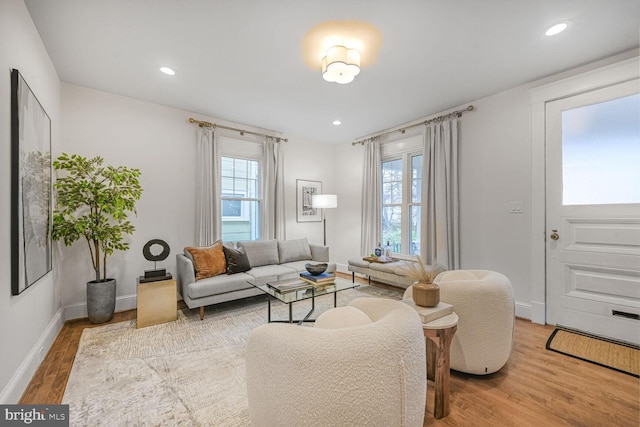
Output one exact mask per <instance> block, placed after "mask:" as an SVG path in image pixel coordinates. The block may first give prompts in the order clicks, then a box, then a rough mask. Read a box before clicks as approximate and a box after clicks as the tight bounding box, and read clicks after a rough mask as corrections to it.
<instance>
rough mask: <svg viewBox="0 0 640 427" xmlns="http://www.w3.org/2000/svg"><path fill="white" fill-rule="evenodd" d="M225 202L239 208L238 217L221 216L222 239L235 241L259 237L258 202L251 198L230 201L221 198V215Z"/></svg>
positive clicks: (233, 207)
mask: <svg viewBox="0 0 640 427" xmlns="http://www.w3.org/2000/svg"><path fill="white" fill-rule="evenodd" d="M225 204H227V206H229V207H231V208H232V209H236V207H237V208H238V209H239V210H240V212H241V215H240V217H236V218H234V217H233V216H229V217H223V219H222V241H224V242H236V241H247V240H257V239H259V238H260V202H258V201H256V200H253V201H249V200H244V201H235V200H234V201H231V200H223V202H222V205H223V207H222V209H223V215H224V212H225Z"/></svg>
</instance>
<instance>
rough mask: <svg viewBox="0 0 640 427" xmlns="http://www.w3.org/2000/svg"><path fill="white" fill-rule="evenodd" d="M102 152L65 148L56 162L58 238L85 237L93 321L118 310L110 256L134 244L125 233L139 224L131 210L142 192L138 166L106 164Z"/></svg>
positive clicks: (107, 317) (89, 311)
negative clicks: (91, 274) (89, 155)
mask: <svg viewBox="0 0 640 427" xmlns="http://www.w3.org/2000/svg"><path fill="white" fill-rule="evenodd" d="M103 162H104V160H103V159H102V157H99V156H98V157H94V158H93V159H87V158H86V157H82V156H78V155H75V154H74V155H71V156H70V155H68V154H66V153H63V154H62V155H61V156H60V157H58V158H57V159H56V160H55V161H54V162H53V167H54V169H55V171H56V182H55V183H54V185H53V187H54V189H55V193H56V208H55V210H54V212H53V231H52V236H53V239H54V240H63V241H64V243H65V245H67V246H70V245H72V244H73V243H74V242H75V241H77V240H80V239H85V240H86V242H87V244H88V247H89V254H90V255H91V262H92V264H93V269H94V271H95V279H94V280H91V281H90V282H88V283H87V314H88V316H89V320H90V321H91V322H92V323H102V322H107V321H109V320H111V318H112V317H113V313H114V311H115V301H116V280H115V279H112V278H108V277H107V256H109V255H111V254H113V252H114V251H116V250H121V251H124V250H127V249H129V243H127V242H125V241H124V235H125V234H132V233H133V232H134V230H135V228H134V226H133V225H132V224H131V223H130V222H129V220H128V219H127V214H129V213H131V212H133V213H134V214H135V213H136V210H135V204H136V202H137V201H138V200H139V199H140V196H141V195H142V187H141V186H140V182H139V178H140V171H139V170H138V169H132V168H127V167H125V166H119V167H113V166H103Z"/></svg>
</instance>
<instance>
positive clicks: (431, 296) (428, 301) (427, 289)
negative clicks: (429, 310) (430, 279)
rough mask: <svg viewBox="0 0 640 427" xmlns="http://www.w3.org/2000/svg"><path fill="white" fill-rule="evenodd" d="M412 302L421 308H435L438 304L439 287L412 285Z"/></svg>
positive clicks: (429, 284) (422, 284) (434, 285)
mask: <svg viewBox="0 0 640 427" xmlns="http://www.w3.org/2000/svg"><path fill="white" fill-rule="evenodd" d="M412 296H413V302H415V303H416V305H420V306H422V307H435V306H437V305H438V303H439V302H440V287H439V286H438V285H436V284H435V283H423V282H416V283H414V284H413V295H412Z"/></svg>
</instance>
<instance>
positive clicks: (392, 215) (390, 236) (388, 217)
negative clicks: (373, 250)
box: [382, 206, 402, 252]
mask: <svg viewBox="0 0 640 427" xmlns="http://www.w3.org/2000/svg"><path fill="white" fill-rule="evenodd" d="M387 241H388V242H389V243H390V244H391V248H392V250H393V251H394V252H402V244H401V243H402V208H401V207H400V206H388V207H384V208H382V242H384V243H383V246H384V245H385V244H386V242H387Z"/></svg>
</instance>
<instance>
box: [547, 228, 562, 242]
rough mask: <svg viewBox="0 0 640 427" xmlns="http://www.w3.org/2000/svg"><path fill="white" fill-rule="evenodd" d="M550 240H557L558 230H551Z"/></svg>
mask: <svg viewBox="0 0 640 427" xmlns="http://www.w3.org/2000/svg"><path fill="white" fill-rule="evenodd" d="M549 237H551V240H558V239H559V238H560V235H559V234H558V230H551V236H549Z"/></svg>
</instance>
